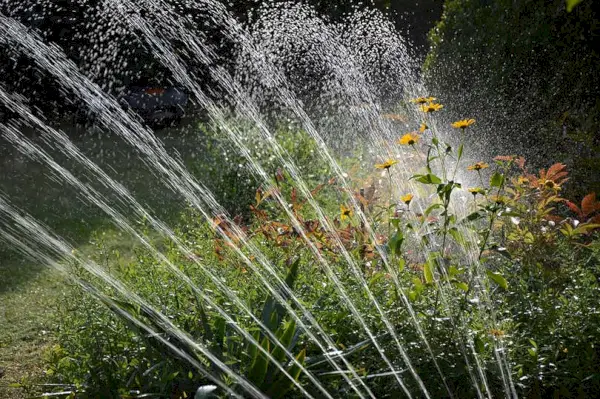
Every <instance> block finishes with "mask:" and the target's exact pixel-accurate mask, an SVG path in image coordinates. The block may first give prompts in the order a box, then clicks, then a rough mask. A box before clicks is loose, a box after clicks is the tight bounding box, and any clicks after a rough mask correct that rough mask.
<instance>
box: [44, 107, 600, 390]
mask: <svg viewBox="0 0 600 399" xmlns="http://www.w3.org/2000/svg"><path fill="white" fill-rule="evenodd" d="M416 102H417V103H421V104H418V105H416V106H417V107H419V108H420V109H421V110H422V111H424V114H423V115H425V117H424V120H423V121H424V122H426V123H427V124H430V122H433V119H432V116H431V115H433V114H434V113H435V112H437V111H439V109H440V107H439V106H438V105H437V104H436V103H434V102H431V101H430V99H417V101H416ZM474 123H475V121H474V120H463V121H457V122H456V123H455V124H454V128H455V130H454V131H455V132H456V135H454V137H451V138H449V139H448V140H447V141H448V142H447V143H446V142H444V141H443V140H442V138H441V137H439V136H438V134H437V132H435V131H431V130H430V129H429V128H428V127H427V125H425V124H423V125H422V126H421V129H420V132H412V133H408V134H406V135H404V136H402V137H401V138H399V141H398V143H396V144H393V145H396V146H398V147H397V148H399V149H400V151H401V153H403V154H404V155H402V156H403V158H404V159H405V160H404V161H403V162H405V164H406V165H407V166H409V169H410V171H403V170H401V169H400V168H399V167H398V166H399V165H397V164H396V163H397V160H396V159H388V160H385V159H384V160H382V161H383V162H380V163H379V162H377V163H376V164H375V165H373V164H372V163H370V161H368V163H367V164H365V163H364V162H361V161H360V156H358V155H357V157H358V158H349V159H344V160H341V161H342V164H343V165H344V168H345V170H347V171H348V174H349V177H348V178H349V179H350V185H349V186H348V185H345V184H344V183H343V181H342V180H340V177H339V176H336V175H335V174H334V173H333V172H332V171H331V169H330V167H329V165H328V164H327V163H324V162H322V161H319V159H320V158H319V157H318V156H317V153H318V149H317V147H315V145H314V144H311V143H312V141H311V140H310V139H308V138H306V137H304V136H305V135H304V133H302V132H301V131H289V130H288V131H285V130H284V131H281V133H280V135H279V136H278V137H279V138H278V141H280V142H281V143H282V144H283V145H285V143H286V141H287V142H289V143H292V142H293V143H297V142H298V140H301V141H302V142H303V143H304V145H303V146H301V147H298V146H293V147H290V148H294V149H296V152H294V153H293V158H294V159H295V160H296V162H297V163H298V165H299V166H300V167H301V171H302V172H301V174H302V176H303V177H305V182H306V183H307V185H308V187H309V189H310V195H309V194H308V193H307V192H303V191H302V187H300V186H298V181H296V180H295V179H294V176H292V175H290V174H289V173H288V171H287V170H284V169H279V168H277V167H275V166H274V167H273V168H272V169H271V170H272V171H273V178H272V181H270V182H268V184H266V182H265V183H264V184H261V185H260V186H259V187H258V189H257V190H256V191H255V192H253V193H250V192H249V190H250V189H249V187H251V186H247V185H245V184H242V186H241V187H248V188H243V189H241V190H240V191H237V193H238V194H237V195H238V196H242V195H249V196H250V198H251V199H250V201H249V202H250V205H249V210H250V216H248V217H247V218H246V219H245V220H244V219H242V218H235V219H231V218H229V217H228V216H227V215H225V214H221V215H214V218H211V219H206V218H204V217H202V216H201V215H200V214H198V213H197V212H196V211H194V210H193V209H191V210H190V211H189V212H186V213H185V214H184V215H182V220H181V224H180V227H179V228H178V229H177V230H176V231H175V237H176V239H177V242H174V241H171V240H166V241H164V242H163V241H162V240H159V241H158V242H157V241H156V238H155V237H153V236H152V235H150V236H149V237H152V241H153V242H155V243H156V247H157V248H159V249H160V250H162V251H163V252H164V253H165V255H166V257H165V258H160V257H157V256H156V253H153V252H152V251H149V250H148V249H146V248H141V247H140V248H138V249H137V250H136V257H135V259H133V260H127V259H123V258H121V255H120V252H119V251H118V250H113V249H111V248H110V247H107V246H106V245H105V243H104V241H103V239H102V237H101V236H98V237H97V238H96V239H95V240H94V242H95V243H96V245H97V251H96V254H95V255H94V256H93V261H95V262H96V264H97V265H99V266H100V267H101V269H102V270H105V271H108V272H110V273H111V274H112V275H114V276H116V277H118V278H119V279H121V280H122V281H123V283H124V287H125V289H124V290H123V289H120V288H119V287H118V286H115V285H110V284H108V283H107V282H106V281H105V280H103V279H100V278H98V274H97V273H96V272H95V271H94V270H93V269H89V268H86V267H85V266H86V264H87V265H88V266H89V261H86V260H85V259H83V258H81V257H80V256H79V254H78V253H77V252H75V253H74V254H73V256H71V257H70V258H71V260H70V261H71V262H72V269H71V273H72V276H75V277H76V281H77V279H81V280H80V283H81V281H85V282H86V283H84V284H83V287H84V292H83V295H75V296H72V297H71V298H70V299H68V300H67V301H65V303H64V304H63V306H64V312H63V313H62V314H61V316H60V318H59V323H60V330H59V334H58V339H59V344H58V345H56V346H55V347H53V348H52V350H50V351H49V353H48V362H49V371H48V372H49V373H50V375H52V377H53V378H54V379H56V381H57V382H60V383H63V384H69V387H70V388H69V389H70V390H73V392H77V396H78V397H119V396H121V397H137V396H141V395H144V394H150V396H156V397H177V398H179V397H190V396H191V395H193V394H194V393H195V392H196V391H197V390H198V388H199V387H201V391H202V392H203V391H209V390H212V389H213V388H212V387H210V386H209V385H212V384H214V383H215V382H217V383H219V384H222V385H223V387H230V388H231V389H233V390H234V391H237V392H240V393H243V392H244V387H243V384H240V382H239V381H238V380H236V378H235V376H234V374H232V373H235V374H239V375H241V376H243V377H244V378H245V379H247V380H248V381H250V382H252V383H253V384H254V385H255V386H256V387H258V388H259V389H260V390H262V391H264V392H266V393H267V394H268V395H270V396H272V397H302V396H303V395H302V393H301V390H300V387H302V389H305V390H307V391H308V392H309V393H311V394H312V395H316V396H319V395H320V391H319V390H318V388H317V387H316V385H315V384H313V382H314V381H312V380H311V379H310V378H309V374H307V373H310V376H312V377H313V378H315V379H316V380H317V381H318V382H319V383H320V384H322V386H323V388H324V389H326V390H327V391H329V392H330V393H331V394H332V395H333V396H334V397H341V396H345V397H348V396H350V397H351V396H353V392H352V390H351V388H350V387H349V385H348V384H347V383H346V382H344V380H343V378H342V376H341V375H340V374H339V373H337V372H336V369H335V368H334V367H333V366H334V365H333V363H328V362H327V360H326V358H325V357H324V355H323V348H322V347H319V345H318V344H317V343H316V342H317V341H319V342H321V341H320V340H319V339H317V341H314V340H313V339H312V338H311V334H315V333H316V332H317V331H318V330H317V329H315V328H314V327H313V328H311V329H310V330H307V329H305V328H302V325H310V324H311V323H312V322H311V319H310V318H309V317H308V316H307V315H308V314H309V313H310V314H311V315H312V316H313V317H314V321H316V322H317V323H318V324H319V325H320V326H321V328H322V329H323V332H324V333H325V335H326V336H327V337H330V338H331V340H332V344H333V345H335V348H336V349H337V350H339V351H340V352H339V355H343V356H344V357H345V358H346V359H347V361H348V362H349V363H350V364H352V366H353V368H354V370H355V371H356V372H357V377H359V378H361V379H362V380H363V381H365V383H367V385H368V386H369V387H370V388H371V389H372V390H373V393H374V394H375V395H376V396H385V395H389V394H392V395H394V396H395V397H398V396H401V395H402V388H401V386H400V385H398V382H397V380H396V378H395V377H394V375H393V374H390V373H388V372H389V367H388V365H386V363H385V359H384V358H383V357H382V356H381V354H380V351H379V350H378V349H377V348H376V346H375V344H374V343H373V341H372V340H370V339H369V337H368V334H366V333H365V331H366V330H365V327H367V328H368V329H369V331H372V332H373V333H374V335H375V336H376V341H377V343H378V345H380V349H383V350H384V351H385V352H384V353H385V354H386V355H387V356H388V357H389V359H391V362H392V364H393V366H394V367H395V368H396V369H402V370H404V372H402V374H401V378H402V381H403V383H404V384H406V389H407V390H408V391H410V392H413V393H416V392H418V391H419V389H420V388H419V385H418V383H417V380H416V379H415V378H414V375H413V374H412V373H411V372H410V371H409V370H407V368H406V366H407V363H406V359H410V362H411V363H412V366H413V367H414V369H415V371H416V374H417V375H418V376H419V377H420V378H421V379H422V381H423V383H424V386H425V387H426V388H427V389H428V390H429V392H430V394H431V395H432V396H433V397H440V396H444V395H447V394H448V391H450V392H452V393H453V394H454V395H455V396H457V397H469V398H470V397H474V396H476V395H477V390H486V389H487V390H489V392H490V393H491V395H492V396H493V397H502V396H504V391H505V390H506V389H510V387H511V386H512V385H513V384H514V389H515V390H516V391H517V393H518V394H519V395H525V396H529V397H540V398H541V397H549V396H552V395H559V396H561V397H585V396H593V395H594V392H597V391H598V389H600V377H599V376H600V373H599V372H600V370H598V364H600V363H599V359H598V357H599V353H598V351H597V350H598V349H597V348H598V344H599V343H600V330H599V329H598V325H600V324H599V322H600V310H599V309H598V308H597V301H596V298H597V295H598V291H599V289H600V286H599V280H598V278H599V277H600V269H598V265H599V262H598V261H599V260H600V259H599V258H600V240H598V236H597V233H596V230H597V228H598V227H600V225H599V224H597V223H598V222H599V221H600V220H599V219H600V202H598V201H597V200H596V198H595V195H593V194H591V195H588V196H586V197H585V199H584V200H583V202H582V203H580V204H575V203H573V202H570V201H567V200H565V199H563V198H561V196H560V193H561V189H562V187H564V184H565V183H566V181H567V176H568V175H567V170H566V168H565V166H564V165H563V164H554V165H551V166H550V167H549V168H547V169H544V170H541V171H539V172H533V171H530V170H529V169H528V167H527V166H526V161H525V159H523V158H521V157H516V156H502V157H496V158H495V159H494V160H493V162H490V163H489V164H488V163H485V162H477V163H474V164H472V165H466V164H465V163H464V161H463V160H462V157H463V140H464V137H465V131H467V130H476V129H477V127H476V126H477V125H476V124H475V125H473V124H474ZM248 132H249V133H248V140H249V142H256V147H257V148H259V149H264V148H265V147H264V146H261V145H260V140H259V139H258V138H257V137H255V135H253V134H252V131H251V130H248ZM302 137H304V138H302ZM217 153H218V154H221V149H219V150H217ZM230 155H231V157H228V160H229V161H230V162H227V163H225V165H229V166H232V165H233V166H234V169H237V168H236V166H237V162H238V161H239V162H242V163H243V162H245V161H244V160H243V159H241V158H236V156H235V155H233V154H230ZM263 155H265V156H266V155H267V154H263ZM262 159H263V160H264V159H269V157H268V156H266V157H265V158H262ZM407 159H411V160H412V162H410V163H407V161H406V160H407ZM490 164H491V165H490ZM222 169H224V168H221V169H220V170H222ZM457 170H466V172H465V173H469V174H471V175H472V176H476V178H475V179H470V180H471V181H478V182H479V183H478V185H477V186H473V187H466V186H462V185H461V184H460V183H459V182H457V181H456V180H455V179H456V178H455V176H456V171H457ZM409 179H410V181H414V182H415V183H414V185H412V186H410V185H407V184H406V183H405V182H406V181H408V180H409ZM232 182H233V183H235V180H233V181H232V180H229V181H227V183H226V184H227V185H228V186H227V187H231V184H232ZM239 182H240V181H238V183H236V184H239ZM242 182H243V181H242ZM407 190H411V191H407ZM310 197H314V198H315V199H316V200H317V202H318V204H319V208H313V206H312V204H311V203H310V201H308V199H309V198H310ZM280 200H282V201H283V204H285V206H284V207H281V203H280V202H279V201H280ZM242 202H243V201H242ZM288 204H289V207H288ZM461 204H463V205H465V206H466V207H467V209H466V210H465V209H463V208H464V207H463V206H461ZM319 211H322V212H323V214H319ZM361 214H364V215H365V217H366V220H368V221H369V222H370V224H368V225H367V224H365V223H363V221H361V220H362V219H361ZM296 223H297V224H296ZM371 228H372V230H370V229H371ZM147 231H148V232H149V233H150V231H151V229H150V226H148V230H147ZM176 244H178V245H176ZM186 279H189V280H188V282H186ZM336 281H337V282H336ZM90 283H91V284H92V286H93V287H95V288H97V289H99V291H95V289H93V290H90V287H91V286H90V285H89V284H90ZM269 286H270V287H271V288H270V289H266V288H265V287H269ZM340 288H341V289H343V291H344V292H345V293H346V294H347V295H348V299H350V300H351V301H352V303H354V305H355V308H351V307H349V306H348V303H347V302H346V301H345V300H343V299H342V297H341V295H340ZM76 289H78V288H76ZM90 293H91V294H92V295H89V294H90ZM132 293H134V295H133V296H132V295H131V294H132ZM292 295H293V296H292ZM375 303H378V304H379V305H380V306H381V308H380V309H378V308H377V307H376V306H374V304H375ZM409 305H410V306H411V307H412V309H413V310H414V314H413V313H411V312H410V310H409V309H410V307H409ZM158 312H160V313H162V315H160V313H158ZM307 312H309V313H307ZM303 314H304V316H303ZM358 315H360V316H362V322H364V323H365V324H364V325H362V324H361V319H359V318H358V317H357V316H358ZM382 315H385V317H382ZM145 328H148V329H147V330H146V329H145ZM421 332H422V333H423V334H424V335H423V336H421V335H420V334H421ZM316 336H317V337H319V334H318V333H317V334H316ZM423 337H425V339H426V340H425V339H423ZM396 338H397V339H398V341H396ZM277 342H281V343H283V346H284V347H285V348H287V349H288V350H289V353H288V354H286V353H285V351H283V350H282V349H283V348H282V347H280V346H278V345H277ZM427 344H429V348H428V347H427ZM169 345H173V346H169ZM175 348H176V349H177V350H178V351H175V350H174V349H175ZM400 348H402V349H403V350H405V352H406V358H404V357H403V354H402V352H401V351H400ZM399 351H400V352H399ZM267 354H270V357H269V356H267ZM340 359H341V358H340V357H334V360H337V361H339V360H340ZM194 362H198V363H197V365H196V367H194V366H193V364H194ZM477 364H479V367H480V372H478V371H477V370H478V368H477V366H476V365H477ZM224 365H226V366H227V367H229V368H230V370H228V371H225V369H224ZM198 367H201V368H204V369H206V370H207V371H208V372H209V373H211V374H212V375H213V377H214V379H213V380H211V379H207V378H206V375H204V374H203V373H202V372H198ZM302 367H304V368H305V370H302ZM347 368H348V367H346V366H343V365H342V369H343V370H344V369H347ZM284 371H287V372H288V373H289V376H290V377H291V378H292V379H290V378H289V377H285V376H284V375H283V372H284ZM509 375H510V380H509ZM441 376H443V379H442V377H441ZM293 380H295V381H297V384H298V385H297V386H294V383H293ZM484 380H485V384H484V383H483V381H484ZM473 381H477V383H473ZM511 381H512V382H511ZM63 389H64V388H63ZM212 392H213V394H215V395H216V396H222V395H223V394H224V392H225V391H224V388H218V389H217V390H216V391H212ZM199 397H204V396H199Z"/></svg>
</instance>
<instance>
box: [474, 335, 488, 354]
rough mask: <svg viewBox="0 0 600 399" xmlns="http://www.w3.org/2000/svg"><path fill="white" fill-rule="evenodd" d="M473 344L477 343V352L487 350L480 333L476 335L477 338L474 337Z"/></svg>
mask: <svg viewBox="0 0 600 399" xmlns="http://www.w3.org/2000/svg"><path fill="white" fill-rule="evenodd" d="M473 344H475V351H476V352H477V353H483V352H484V351H485V343H484V342H483V340H482V339H481V337H480V336H479V335H476V336H475V338H473Z"/></svg>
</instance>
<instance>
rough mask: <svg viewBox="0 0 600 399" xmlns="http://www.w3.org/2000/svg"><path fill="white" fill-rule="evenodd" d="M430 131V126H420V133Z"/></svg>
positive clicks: (422, 124)
mask: <svg viewBox="0 0 600 399" xmlns="http://www.w3.org/2000/svg"><path fill="white" fill-rule="evenodd" d="M427 129H429V126H427V125H426V124H424V123H421V126H419V132H420V133H423V132H424V131H425V130H427Z"/></svg>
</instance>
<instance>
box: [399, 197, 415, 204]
mask: <svg viewBox="0 0 600 399" xmlns="http://www.w3.org/2000/svg"><path fill="white" fill-rule="evenodd" d="M413 198H414V196H413V195H412V194H406V195H403V196H402V197H400V200H401V201H402V202H404V203H405V204H406V205H409V204H410V201H412V199H413Z"/></svg>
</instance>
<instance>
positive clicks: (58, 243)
mask: <svg viewBox="0 0 600 399" xmlns="http://www.w3.org/2000/svg"><path fill="white" fill-rule="evenodd" d="M0 212H1V213H0V215H1V216H2V219H5V220H7V221H8V222H9V223H8V225H9V226H11V227H10V230H12V231H10V230H9V231H7V230H5V229H1V228H0V233H2V235H3V237H4V238H5V239H7V240H9V241H10V242H11V243H12V244H14V245H15V247H16V248H20V249H21V250H23V251H24V252H25V253H26V254H28V255H30V256H32V257H33V258H34V259H40V258H41V259H43V260H44V261H45V262H44V263H46V264H49V265H51V266H53V267H54V268H56V269H57V270H59V271H62V272H63V273H65V269H64V267H63V266H62V265H59V264H58V263H57V262H56V261H54V260H52V258H50V257H49V256H45V255H43V253H42V252H41V251H39V250H33V249H32V246H27V245H26V244H25V243H23V241H22V240H19V239H17V238H16V237H17V236H19V237H24V236H29V237H31V234H30V233H31V232H32V231H35V232H36V235H35V241H34V242H35V244H36V245H35V247H36V248H38V247H40V246H41V247H46V248H48V249H50V250H52V251H53V252H54V253H56V254H60V255H61V256H62V257H63V258H64V259H69V260H71V261H73V262H76V263H77V264H82V265H83V266H84V267H85V269H86V270H87V271H88V272H90V273H91V274H93V275H94V276H96V277H98V278H101V279H102V280H103V281H105V282H107V283H108V284H109V285H110V286H111V287H113V288H114V289H115V290H116V291H117V292H119V293H120V294H121V295H123V297H125V298H128V299H129V300H131V301H133V302H134V303H135V304H138V305H140V306H142V307H143V308H145V309H149V310H151V311H152V313H153V314H154V315H156V316H157V317H158V318H159V321H160V323H161V324H162V325H164V326H165V327H166V328H167V329H168V331H169V332H170V333H171V334H172V335H173V336H175V337H177V338H178V339H180V340H181V341H182V342H185V343H186V344H187V345H189V346H190V347H192V348H194V349H196V350H198V351H199V352H201V353H202V354H203V355H204V356H206V358H207V359H210V361H211V362H213V363H214V364H215V365H217V367H219V369H221V370H222V371H223V372H224V373H226V374H227V375H229V376H230V377H231V378H232V379H234V380H235V381H237V382H238V383H239V384H240V386H241V387H243V388H244V389H245V390H246V392H248V394H250V395H252V396H253V397H255V398H263V399H267V397H266V396H264V394H262V393H261V392H260V391H259V390H258V389H257V388H256V387H254V386H253V385H252V384H251V383H250V382H249V381H247V380H246V379H245V378H244V377H242V376H240V375H238V374H236V373H235V372H234V371H233V370H231V368H229V366H227V365H226V364H224V363H223V362H222V361H221V360H219V359H218V358H217V357H216V356H215V355H213V354H212V353H211V352H210V350H209V349H208V348H206V347H204V346H203V345H201V344H199V343H197V342H195V341H194V340H192V339H191V338H190V337H189V336H188V335H187V334H186V333H184V332H183V331H181V330H180V329H179V328H178V327H176V326H174V325H173V324H172V323H171V322H170V321H169V319H168V318H167V317H165V316H164V315H163V314H162V313H160V312H159V311H157V310H156V309H154V308H153V307H152V306H151V305H150V304H148V303H147V302H146V301H144V300H143V299H142V298H140V297H139V296H138V295H137V294H135V293H132V292H131V291H129V290H128V289H127V288H126V287H125V286H123V285H122V284H121V283H120V282H119V281H117V280H115V279H114V278H113V277H112V276H110V275H108V274H106V273H105V272H104V271H102V269H101V268H100V267H99V266H98V265H96V264H94V263H92V262H89V261H82V260H81V259H79V258H78V256H76V255H75V253H76V252H75V251H74V249H73V248H71V247H70V246H69V245H68V244H66V243H65V242H63V241H62V240H60V239H58V238H56V237H55V236H54V235H53V234H51V233H50V232H48V231H47V230H46V228H45V227H44V226H42V225H40V224H39V223H37V222H36V221H35V220H34V219H32V218H31V217H29V216H28V215H22V213H23V212H21V211H18V210H16V209H15V208H13V207H12V206H11V205H10V204H9V203H8V202H6V200H5V199H4V198H2V197H1V196H0ZM15 233H16V234H15ZM67 274H68V273H67ZM87 286H89V285H87ZM104 297H105V296H104ZM107 299H108V300H109V302H110V303H112V304H113V305H114V306H115V307H116V309H121V314H122V315H123V316H124V317H126V318H127V319H128V320H130V321H131V322H133V323H135V324H137V325H138V327H141V328H143V329H144V330H146V331H147V332H148V333H150V334H152V336H153V337H154V338H156V339H158V340H160V341H161V342H162V343H164V344H166V345H167V346H168V347H169V348H170V349H171V350H173V351H174V352H175V353H177V354H178V355H180V356H181V357H182V358H184V359H185V360H187V361H188V362H190V363H191V364H192V365H193V366H195V367H196V368H197V369H198V370H199V371H200V372H201V373H202V374H204V375H205V376H206V377H207V378H209V379H211V380H212V381H213V382H215V383H216V384H217V385H219V386H220V387H222V388H223V389H225V390H227V391H229V392H231V393H232V394H233V395H234V396H238V395H236V394H235V393H234V392H233V391H231V388H229V387H227V386H226V385H225V384H224V383H223V382H222V381H220V380H219V379H218V378H217V377H214V376H213V375H212V374H210V373H209V372H208V371H207V370H206V369H205V368H204V367H203V366H202V365H200V363H199V362H198V361H197V360H195V359H193V358H192V357H191V356H189V355H188V354H186V353H185V352H183V351H181V350H180V349H179V348H177V347H175V346H174V345H173V344H171V343H169V342H168V340H166V339H165V338H162V337H160V334H158V333H157V332H156V331H154V330H152V329H151V328H150V327H148V326H147V325H145V324H144V323H142V322H140V321H139V320H137V319H136V318H135V317H133V316H132V315H131V314H129V313H128V312H126V311H124V310H123V309H122V308H121V307H119V306H118V305H117V304H116V303H114V301H112V300H111V299H110V298H107ZM238 397H239V396H238Z"/></svg>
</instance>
